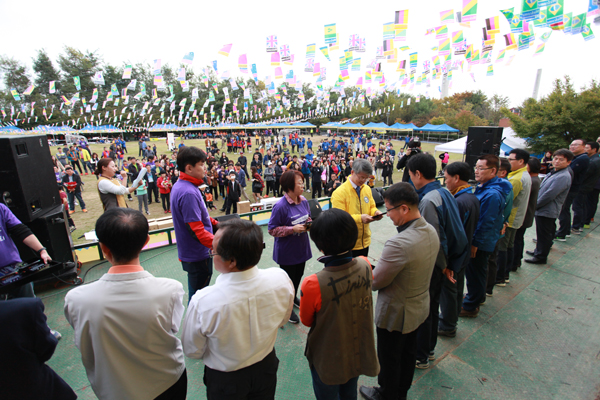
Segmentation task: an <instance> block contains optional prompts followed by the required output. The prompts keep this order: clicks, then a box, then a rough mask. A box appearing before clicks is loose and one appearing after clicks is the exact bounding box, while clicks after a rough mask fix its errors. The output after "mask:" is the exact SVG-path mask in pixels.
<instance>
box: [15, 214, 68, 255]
mask: <svg viewBox="0 0 600 400" xmlns="http://www.w3.org/2000/svg"><path fill="white" fill-rule="evenodd" d="M25 225H27V226H28V227H29V229H31V231H32V232H33V234H34V235H35V236H36V237H37V238H38V240H39V241H40V243H41V244H42V246H44V247H45V248H46V251H47V252H48V254H49V255H50V257H52V260H54V261H58V262H62V263H68V262H74V261H75V260H76V258H75V253H74V252H73V241H72V240H71V234H70V231H69V222H68V220H67V215H66V210H65V208H64V206H63V205H62V204H61V205H59V206H57V207H54V208H53V209H51V210H49V211H48V212H46V213H44V214H42V215H39V216H37V217H36V218H35V219H34V220H33V221H29V222H25ZM16 245H17V249H18V250H19V254H20V255H21V259H22V260H23V261H24V262H26V263H30V262H33V261H36V260H39V257H38V255H37V254H36V253H35V252H34V251H33V250H32V249H30V248H29V247H27V246H26V245H24V244H23V243H22V242H19V243H16Z"/></svg>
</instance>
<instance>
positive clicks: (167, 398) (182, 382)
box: [154, 369, 187, 400]
mask: <svg viewBox="0 0 600 400" xmlns="http://www.w3.org/2000/svg"><path fill="white" fill-rule="evenodd" d="M186 396H187V372H186V370H185V369H184V370H183V374H181V377H180V378H179V380H177V382H175V383H174V384H173V386H171V387H170V388H168V389H167V390H166V391H164V392H162V394H161V395H160V396H158V397H157V398H155V399H154V400H185V398H186Z"/></svg>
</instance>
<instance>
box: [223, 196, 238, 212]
mask: <svg viewBox="0 0 600 400" xmlns="http://www.w3.org/2000/svg"><path fill="white" fill-rule="evenodd" d="M238 201H240V200H239V199H238V200H233V199H230V198H229V197H227V198H226V199H225V215H229V214H231V206H233V213H234V214H236V213H237V202H238Z"/></svg>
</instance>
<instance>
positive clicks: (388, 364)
mask: <svg viewBox="0 0 600 400" xmlns="http://www.w3.org/2000/svg"><path fill="white" fill-rule="evenodd" d="M417 330H418V329H417ZM417 330H415V331H413V332H410V333H406V334H402V332H398V331H392V332H390V331H388V330H387V329H382V328H379V327H377V357H378V358H379V366H380V367H381V370H380V372H379V375H378V376H377V383H379V389H378V391H379V393H380V394H381V395H382V397H383V398H384V399H386V400H388V399H389V400H397V399H399V398H402V397H406V394H407V393H408V390H409V389H410V386H411V385H412V380H413V376H414V375H415V362H416V360H417V353H416V349H417Z"/></svg>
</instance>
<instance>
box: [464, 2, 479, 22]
mask: <svg viewBox="0 0 600 400" xmlns="http://www.w3.org/2000/svg"><path fill="white" fill-rule="evenodd" d="M476 20H477V0H463V9H462V22H474V21H476Z"/></svg>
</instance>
